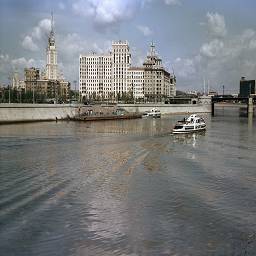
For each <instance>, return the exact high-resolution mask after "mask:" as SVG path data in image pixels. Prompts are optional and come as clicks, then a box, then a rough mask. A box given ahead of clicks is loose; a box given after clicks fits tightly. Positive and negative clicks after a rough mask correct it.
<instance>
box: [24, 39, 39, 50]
mask: <svg viewBox="0 0 256 256" xmlns="http://www.w3.org/2000/svg"><path fill="white" fill-rule="evenodd" d="M21 45H22V47H23V48H24V49H26V50H30V51H37V50H38V49H39V48H38V46H37V45H36V44H35V43H34V41H33V39H32V37H31V36H25V37H24V39H23V41H22V43H21Z"/></svg>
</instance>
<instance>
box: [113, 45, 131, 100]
mask: <svg viewBox="0 0 256 256" xmlns="http://www.w3.org/2000/svg"><path fill="white" fill-rule="evenodd" d="M112 56H113V63H112V72H113V92H114V95H115V96H117V95H120V96H121V95H122V94H123V93H124V92H125V93H127V92H128V88H127V77H128V69H129V67H130V66H131V53H130V47H129V45H128V42H127V41H125V42H122V41H117V42H113V43H112Z"/></svg>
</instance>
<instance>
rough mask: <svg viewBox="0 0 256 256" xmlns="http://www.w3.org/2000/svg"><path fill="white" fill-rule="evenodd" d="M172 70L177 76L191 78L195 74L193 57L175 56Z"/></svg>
mask: <svg viewBox="0 0 256 256" xmlns="http://www.w3.org/2000/svg"><path fill="white" fill-rule="evenodd" d="M174 72H175V75H176V76H178V77H181V78H186V79H191V78H192V76H194V75H195V74H196V63H195V59H190V58H184V59H183V58H180V57H178V58H176V59H175V61H174Z"/></svg>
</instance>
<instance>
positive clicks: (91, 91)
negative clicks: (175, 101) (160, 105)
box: [79, 41, 176, 100]
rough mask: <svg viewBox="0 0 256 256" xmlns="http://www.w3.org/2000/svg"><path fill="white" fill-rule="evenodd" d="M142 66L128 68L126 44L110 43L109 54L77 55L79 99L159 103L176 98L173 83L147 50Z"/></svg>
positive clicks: (129, 63)
mask: <svg viewBox="0 0 256 256" xmlns="http://www.w3.org/2000/svg"><path fill="white" fill-rule="evenodd" d="M150 49H151V50H150V54H149V55H148V56H147V58H146V60H145V62H144V63H143V66H141V67H131V53H130V48H129V45H128V42H127V41H125V42H122V41H118V42H113V43H112V51H111V52H110V53H109V54H101V55H98V54H95V53H92V54H87V55H80V67H79V91H80V94H81V96H82V98H87V99H88V98H98V97H100V98H101V99H109V98H116V99H117V98H121V97H123V98H124V97H126V96H128V97H133V98H136V99H139V98H143V99H145V98H147V99H148V100H152V99H154V100H161V99H164V98H167V97H172V96H175V95H176V79H175V76H174V75H171V74H170V73H169V72H168V71H167V70H165V69H164V67H163V65H162V60H161V59H160V58H159V57H158V56H157V54H156V52H155V46H154V45H153V44H152V45H151V47H150Z"/></svg>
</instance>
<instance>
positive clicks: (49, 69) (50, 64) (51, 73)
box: [46, 13, 58, 80]
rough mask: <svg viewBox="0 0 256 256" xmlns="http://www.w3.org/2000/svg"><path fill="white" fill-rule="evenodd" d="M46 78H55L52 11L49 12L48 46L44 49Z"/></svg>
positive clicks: (55, 52) (56, 72)
mask: <svg viewBox="0 0 256 256" xmlns="http://www.w3.org/2000/svg"><path fill="white" fill-rule="evenodd" d="M46 56H47V60H46V78H47V79H49V80H57V78H58V67H57V49H56V44H55V34H54V21H53V13H51V31H50V34H49V38H48V46H47V49H46Z"/></svg>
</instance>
